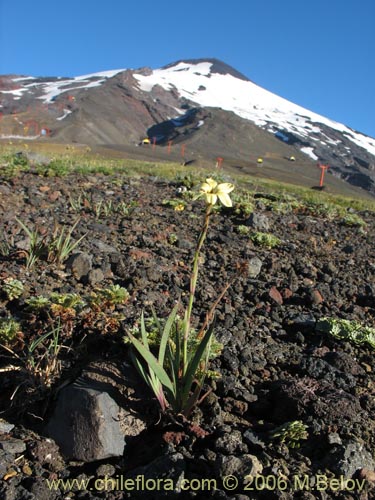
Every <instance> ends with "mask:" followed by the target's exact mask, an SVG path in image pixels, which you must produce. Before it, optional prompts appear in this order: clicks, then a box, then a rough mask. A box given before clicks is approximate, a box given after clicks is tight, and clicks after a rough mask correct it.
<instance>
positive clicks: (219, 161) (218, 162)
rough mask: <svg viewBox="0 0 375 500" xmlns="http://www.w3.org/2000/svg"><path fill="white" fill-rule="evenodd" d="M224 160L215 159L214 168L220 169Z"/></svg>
mask: <svg viewBox="0 0 375 500" xmlns="http://www.w3.org/2000/svg"><path fill="white" fill-rule="evenodd" d="M223 160H224V158H220V156H219V158H216V168H221V164H222V163H223Z"/></svg>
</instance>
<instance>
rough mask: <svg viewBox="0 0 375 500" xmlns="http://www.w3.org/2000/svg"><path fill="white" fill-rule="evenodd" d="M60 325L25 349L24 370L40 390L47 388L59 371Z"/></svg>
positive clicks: (61, 346) (58, 322) (58, 323)
mask: <svg viewBox="0 0 375 500" xmlns="http://www.w3.org/2000/svg"><path fill="white" fill-rule="evenodd" d="M60 334H61V325H60V321H59V320H58V321H57V325H56V326H55V327H54V328H52V330H50V331H49V332H47V333H45V334H44V335H41V336H40V337H38V338H37V339H35V340H34V341H33V342H31V343H30V345H29V346H28V348H27V355H26V362H25V368H26V371H27V372H28V373H29V374H30V375H31V377H32V378H33V380H34V384H36V385H40V386H41V388H42V389H45V388H49V387H50V386H51V385H52V382H53V381H54V380H55V379H56V377H57V376H58V375H59V373H60V371H61V361H60V360H59V354H60V351H61V349H62V348H63V345H62V344H61V343H60Z"/></svg>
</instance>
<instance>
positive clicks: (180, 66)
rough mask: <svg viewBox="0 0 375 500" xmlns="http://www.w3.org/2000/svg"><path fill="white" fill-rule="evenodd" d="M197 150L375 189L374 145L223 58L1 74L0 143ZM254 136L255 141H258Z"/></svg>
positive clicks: (360, 135)
mask: <svg viewBox="0 0 375 500" xmlns="http://www.w3.org/2000/svg"><path fill="white" fill-rule="evenodd" d="M42 131H44V138H45V140H52V139H54V140H59V141H72V140H74V141H78V142H84V143H88V144H120V145H121V144H133V145H134V143H138V142H139V141H140V140H141V139H142V138H144V137H145V136H149V137H150V138H152V139H153V140H154V141H155V142H156V144H157V145H158V146H163V145H166V144H167V143H170V142H171V141H174V142H178V141H184V142H188V143H190V144H192V145H193V146H194V149H195V151H196V152H197V153H201V154H202V155H203V154H205V153H207V151H208V152H209V154H212V155H213V154H216V153H218V154H220V155H221V156H223V155H224V156H226V157H230V158H241V159H248V158H249V157H250V155H251V154H254V153H255V154H266V153H267V154H270V155H274V156H275V157H277V156H278V155H279V156H280V157H283V156H284V157H285V156H290V155H291V154H295V153H298V154H301V155H302V156H303V157H304V158H305V159H306V161H314V162H315V163H316V162H317V161H321V162H328V163H329V164H330V166H331V169H330V170H331V172H332V173H335V174H336V175H338V176H341V177H343V178H344V179H345V180H348V181H349V182H350V183H352V184H355V185H359V186H361V187H364V188H365V189H367V190H369V191H371V192H373V193H374V192H375V175H374V169H375V139H374V138H371V137H368V136H366V135H365V134H361V133H360V132H358V131H354V130H352V129H351V128H349V127H347V126H345V125H343V124H341V123H338V122H335V121H333V120H330V119H328V118H326V117H324V116H321V115H319V114H317V113H314V112H313V111H310V110H307V109H305V108H303V107H301V106H299V105H297V104H294V103H292V102H290V101H288V100H286V99H283V98H282V97H279V96H277V95H275V94H273V93H271V92H269V91H267V90H265V89H263V88H261V87H260V86H258V85H256V84H255V83H254V82H252V81H251V80H249V79H248V78H247V77H246V76H244V75H242V74H241V73H239V72H238V71H236V70H235V69H233V68H231V67H230V66H228V65H227V64H225V63H223V62H221V61H218V60H216V59H204V60H200V59H199V60H183V61H178V62H176V63H173V64H169V65H167V66H164V67H162V68H160V69H155V70H152V69H150V68H142V69H138V70H126V69H119V70H113V71H106V72H99V73H93V74H90V75H83V76H79V77H75V78H34V77H24V76H12V75H11V76H9V75H8V76H4V77H0V138H1V137H3V138H7V137H12V136H14V137H24V136H25V138H26V139H32V138H38V137H39V136H40V135H41V133H42ZM255 136H256V141H255V139H254V137H255Z"/></svg>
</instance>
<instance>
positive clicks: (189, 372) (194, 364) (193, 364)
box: [182, 322, 214, 402]
mask: <svg viewBox="0 0 375 500" xmlns="http://www.w3.org/2000/svg"><path fill="white" fill-rule="evenodd" d="M213 333H214V322H212V323H211V325H210V327H209V329H208V330H207V332H206V334H205V336H204V337H203V339H202V340H201V342H200V344H199V346H198V348H197V350H196V352H195V354H194V357H193V359H192V360H191V361H190V363H189V364H188V367H187V369H186V376H185V380H184V389H183V394H182V401H183V402H185V401H186V400H187V399H188V398H189V392H190V389H191V386H192V384H193V380H194V375H195V372H196V371H197V368H198V366H199V363H200V361H201V359H202V357H203V354H204V351H205V349H206V347H207V345H208V344H209V342H210V340H211V338H212V335H213Z"/></svg>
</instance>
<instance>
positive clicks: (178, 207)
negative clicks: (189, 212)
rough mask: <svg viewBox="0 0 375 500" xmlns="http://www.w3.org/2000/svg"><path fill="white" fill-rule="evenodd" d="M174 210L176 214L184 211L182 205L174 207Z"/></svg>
mask: <svg viewBox="0 0 375 500" xmlns="http://www.w3.org/2000/svg"><path fill="white" fill-rule="evenodd" d="M174 209H175V211H176V212H182V211H183V210H185V205H183V204H182V203H179V204H178V205H176V206H175V207H174Z"/></svg>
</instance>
